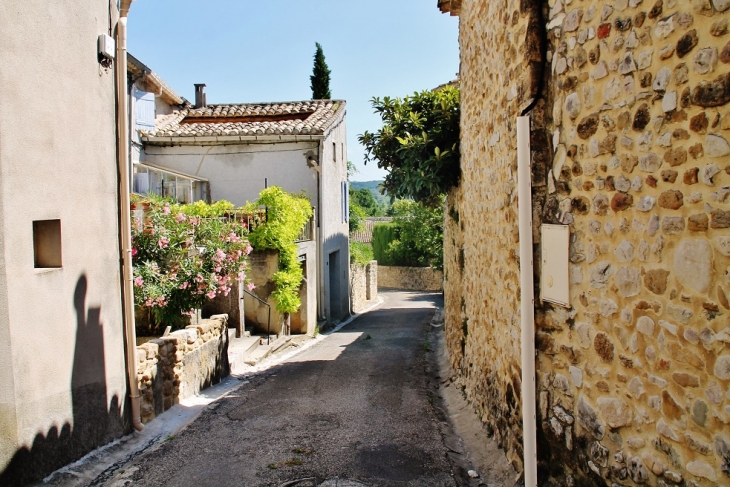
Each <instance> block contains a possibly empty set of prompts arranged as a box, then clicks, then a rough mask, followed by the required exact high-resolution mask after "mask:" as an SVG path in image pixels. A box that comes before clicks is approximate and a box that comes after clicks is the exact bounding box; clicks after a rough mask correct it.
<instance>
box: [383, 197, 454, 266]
mask: <svg viewBox="0 0 730 487" xmlns="http://www.w3.org/2000/svg"><path fill="white" fill-rule="evenodd" d="M439 200H440V202H441V204H438V205H434V207H433V208H429V207H426V206H424V205H421V204H419V203H416V202H415V201H410V200H400V201H396V202H395V203H394V204H393V214H394V215H395V217H394V218H393V222H392V224H393V225H395V227H396V238H395V239H394V240H393V241H391V242H390V244H389V245H388V250H387V254H388V255H389V256H390V258H391V259H392V260H393V261H394V262H397V263H398V264H397V265H404V266H413V267H427V266H431V267H436V268H437V269H442V268H443V262H444V211H443V201H444V199H443V197H441V198H439Z"/></svg>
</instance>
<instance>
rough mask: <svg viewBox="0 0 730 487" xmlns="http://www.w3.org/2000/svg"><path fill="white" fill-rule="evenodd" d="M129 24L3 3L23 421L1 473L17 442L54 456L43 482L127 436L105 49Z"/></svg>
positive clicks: (9, 320)
mask: <svg viewBox="0 0 730 487" xmlns="http://www.w3.org/2000/svg"><path fill="white" fill-rule="evenodd" d="M116 16H117V12H116V4H115V2H109V1H106V0H104V1H101V0H86V1H83V2H45V1H22V2H21V1H15V0H10V1H6V2H3V3H2V4H1V5H0V22H1V23H2V25H3V28H2V30H0V58H1V59H2V63H1V64H0V85H2V87H3V96H2V97H1V98H0V181H2V182H1V183H0V184H2V192H1V193H0V199H2V204H0V209H1V211H2V217H1V218H0V222H1V223H2V228H1V229H0V233H2V235H3V247H2V251H3V257H2V259H1V260H2V261H3V262H4V266H3V269H2V279H3V280H4V281H5V286H3V287H2V288H0V289H2V290H3V292H4V296H3V298H2V299H0V303H4V304H2V305H1V308H0V316H2V318H0V327H2V328H3V330H2V331H1V332H0V334H2V335H3V336H4V337H5V339H3V345H2V346H3V347H5V348H6V352H9V354H5V353H3V354H2V355H3V359H2V360H7V357H8V356H9V357H10V359H9V360H10V363H8V364H4V365H6V366H9V367H10V369H11V370H12V373H13V381H7V382H6V381H5V380H3V381H2V384H1V385H0V388H2V390H3V392H2V393H0V398H1V400H2V401H3V402H4V404H3V407H6V406H8V403H7V402H5V401H10V404H13V403H14V404H15V411H16V429H15V431H14V432H13V431H10V432H9V434H7V435H6V434H3V435H0V443H1V444H2V445H3V446H2V447H0V450H2V451H3V452H4V453H3V456H2V457H0V471H1V470H2V469H3V468H4V467H5V465H7V463H8V461H9V460H10V458H8V456H7V453H5V452H9V451H10V450H12V449H13V447H12V446H11V447H10V448H8V443H6V442H10V443H12V442H15V443H16V445H15V448H27V449H29V450H31V455H30V457H29V458H31V461H32V459H33V458H36V457H34V456H33V452H34V451H41V448H43V447H45V448H48V449H49V450H48V451H52V452H53V454H52V455H51V456H50V458H45V459H44V461H43V464H42V466H37V467H38V468H34V467H28V468H26V469H25V472H30V473H32V475H40V474H42V473H43V470H47V469H48V468H52V467H53V466H54V465H56V466H60V465H62V464H63V463H65V462H67V461H70V460H73V459H75V458H78V457H79V456H81V455H82V454H83V453H86V451H88V449H90V448H93V447H94V446H97V445H99V444H101V443H104V442H106V441H109V440H110V439H113V438H114V437H116V436H119V435H120V434H121V433H122V432H123V429H124V428H123V427H122V423H123V418H122V417H121V416H122V415H123V414H122V413H123V411H122V410H123V406H122V404H123V403H124V398H125V391H126V385H125V372H124V357H123V350H124V346H123V338H122V319H121V316H122V314H121V298H120V292H119V289H120V285H119V249H118V229H117V177H116V155H115V151H116V142H115V140H116V136H115V108H114V107H115V89H114V73H113V70H105V69H104V68H102V67H101V66H100V65H99V64H98V62H97V52H96V50H97V47H96V46H97V37H98V36H99V35H100V34H110V31H109V29H110V25H112V26H113V25H114V24H115V23H116V20H115V19H116ZM110 17H111V20H110ZM90 201H93V202H94V204H89V202H90ZM45 219H60V220H61V234H62V256H63V267H62V268H60V269H34V259H33V233H32V228H33V227H32V222H33V221H34V220H45ZM8 347H9V350H8ZM92 365H93V367H94V369H93V371H90V367H91V366H92ZM3 369H5V370H7V369H6V368H5V367H3ZM13 384H14V391H9V388H12V387H13ZM90 416H93V417H94V418H95V421H93V422H90V419H91V418H90ZM102 417H103V420H102ZM115 418H116V419H115ZM107 419H108V420H109V421H107ZM112 423H113V424H112ZM8 428H9V429H12V426H11V425H10V426H8ZM56 433H58V435H59V438H60V439H59V441H56V440H55V439H54V435H55V434H56ZM16 438H17V441H16V440H15V439H16ZM34 442H35V444H34ZM46 473H47V472H46Z"/></svg>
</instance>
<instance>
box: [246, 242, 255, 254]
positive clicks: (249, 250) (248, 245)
mask: <svg viewBox="0 0 730 487" xmlns="http://www.w3.org/2000/svg"><path fill="white" fill-rule="evenodd" d="M251 252H253V247H251V244H250V243H249V244H246V255H248V254H250V253H251Z"/></svg>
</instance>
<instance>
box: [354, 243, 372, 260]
mask: <svg viewBox="0 0 730 487" xmlns="http://www.w3.org/2000/svg"><path fill="white" fill-rule="evenodd" d="M371 260H373V248H372V247H371V246H370V245H369V244H366V243H362V242H353V241H352V240H350V264H360V265H368V264H369V263H370V261H371Z"/></svg>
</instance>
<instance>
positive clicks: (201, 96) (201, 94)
mask: <svg viewBox="0 0 730 487" xmlns="http://www.w3.org/2000/svg"><path fill="white" fill-rule="evenodd" d="M206 106H208V104H207V103H206V102H205V83H195V108H205V107H206Z"/></svg>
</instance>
